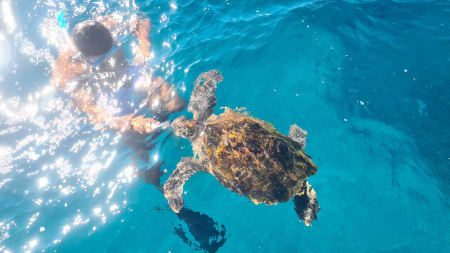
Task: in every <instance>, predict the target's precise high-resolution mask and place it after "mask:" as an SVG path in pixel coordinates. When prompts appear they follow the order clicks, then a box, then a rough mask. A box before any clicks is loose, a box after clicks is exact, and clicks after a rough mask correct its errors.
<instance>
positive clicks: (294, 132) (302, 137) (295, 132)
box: [289, 124, 308, 149]
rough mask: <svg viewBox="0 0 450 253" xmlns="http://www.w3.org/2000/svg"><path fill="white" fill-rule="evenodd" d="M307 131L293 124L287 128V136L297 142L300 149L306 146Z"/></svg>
mask: <svg viewBox="0 0 450 253" xmlns="http://www.w3.org/2000/svg"><path fill="white" fill-rule="evenodd" d="M307 134H308V132H307V131H305V130H303V129H301V127H299V126H298V125H297V124H293V125H292V126H291V128H290V129H289V137H290V138H291V139H292V140H294V141H296V142H297V143H299V144H300V145H301V148H302V149H305V147H306V135H307Z"/></svg>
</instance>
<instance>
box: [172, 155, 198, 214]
mask: <svg viewBox="0 0 450 253" xmlns="http://www.w3.org/2000/svg"><path fill="white" fill-rule="evenodd" d="M200 168H201V167H200V165H199V164H198V163H196V162H195V161H194V160H193V158H190V157H185V158H183V159H181V161H180V162H179V163H178V164H177V168H176V169H175V170H174V171H173V172H172V175H170V177H169V179H167V181H166V183H165V184H164V196H165V197H166V199H167V200H168V201H169V205H170V208H172V210H173V211H174V212H176V213H179V212H180V210H181V209H182V208H183V204H184V202H183V186H184V183H186V181H188V180H189V178H190V177H191V176H192V175H194V174H195V173H197V172H198V171H199V170H200Z"/></svg>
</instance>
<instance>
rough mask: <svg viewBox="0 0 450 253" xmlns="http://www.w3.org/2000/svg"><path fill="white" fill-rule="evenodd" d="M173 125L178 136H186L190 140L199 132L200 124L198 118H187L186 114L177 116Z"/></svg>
mask: <svg viewBox="0 0 450 253" xmlns="http://www.w3.org/2000/svg"><path fill="white" fill-rule="evenodd" d="M171 126H172V128H173V130H174V132H175V135H176V136H180V137H184V138H186V139H189V140H194V139H195V138H196V137H197V133H198V124H197V121H196V120H190V119H186V117H185V116H181V117H179V118H176V119H175V120H174V121H173V122H172V123H171Z"/></svg>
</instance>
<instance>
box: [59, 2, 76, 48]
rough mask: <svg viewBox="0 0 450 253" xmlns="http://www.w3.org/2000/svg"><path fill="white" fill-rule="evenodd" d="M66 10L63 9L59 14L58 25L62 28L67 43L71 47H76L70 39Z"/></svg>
mask: <svg viewBox="0 0 450 253" xmlns="http://www.w3.org/2000/svg"><path fill="white" fill-rule="evenodd" d="M64 15H65V14H64V11H61V12H60V13H59V14H58V17H57V21H58V26H59V28H60V29H61V31H62V33H63V36H64V40H65V42H66V45H69V46H70V48H71V49H73V48H74V46H73V43H72V40H71V39H70V35H69V31H68V29H67V22H66V19H65V18H64Z"/></svg>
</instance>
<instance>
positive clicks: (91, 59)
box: [52, 16, 186, 134]
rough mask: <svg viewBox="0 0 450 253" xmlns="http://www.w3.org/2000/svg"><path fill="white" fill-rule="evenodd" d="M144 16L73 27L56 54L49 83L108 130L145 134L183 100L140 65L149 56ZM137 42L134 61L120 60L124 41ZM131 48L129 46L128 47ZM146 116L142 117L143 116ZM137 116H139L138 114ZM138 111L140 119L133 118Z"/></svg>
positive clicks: (104, 19) (181, 105)
mask: <svg viewBox="0 0 450 253" xmlns="http://www.w3.org/2000/svg"><path fill="white" fill-rule="evenodd" d="M149 33H150V22H149V20H148V19H147V18H137V17H136V16H135V17H134V18H131V19H130V20H128V21H124V20H119V19H117V18H115V17H113V16H105V17H101V18H99V19H97V20H87V21H83V22H81V23H78V24H77V25H75V27H74V29H73V31H72V34H71V39H70V42H68V44H69V45H67V47H66V48H65V49H64V50H62V51H61V52H60V53H59V56H58V59H57V60H56V63H55V66H54V69H53V74H52V84H53V85H55V86H56V87H58V88H59V89H61V90H63V91H64V92H65V93H67V94H69V96H70V97H72V98H73V99H74V100H75V102H76V104H77V107H78V108H79V109H80V110H81V111H83V112H85V113H86V114H87V115H88V117H89V120H90V122H91V123H93V124H102V125H104V126H106V127H107V128H109V129H113V130H121V131H134V132H137V133H140V134H150V133H152V132H153V131H154V129H155V128H156V127H158V125H159V124H160V122H162V121H164V120H166V119H167V117H168V116H169V114H170V113H173V112H179V111H181V110H183V109H184V108H185V106H186V102H185V100H184V99H183V98H181V97H180V96H179V95H178V94H177V93H176V92H175V90H174V86H173V85H169V84H168V83H167V82H165V81H164V80H163V79H162V78H161V77H157V78H155V79H153V80H152V78H151V74H150V73H147V71H146V70H145V69H144V68H143V67H142V66H143V64H144V63H145V61H146V60H147V59H148V58H149V57H150V45H151V44H150V41H149V38H148V37H149ZM131 34H134V35H135V38H136V39H137V46H136V45H135V47H134V50H133V49H132V50H131V51H133V55H134V59H133V61H132V63H129V62H128V60H127V59H126V58H125V53H124V52H125V49H124V45H123V44H124V43H123V41H124V40H126V41H128V40H130V37H131V36H130V35H131ZM132 46H133V45H132ZM147 111H149V112H151V114H152V118H144V115H143V114H142V112H147ZM139 112H141V113H139ZM137 113H139V114H140V115H141V116H137V117H135V115H136V114H137Z"/></svg>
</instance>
